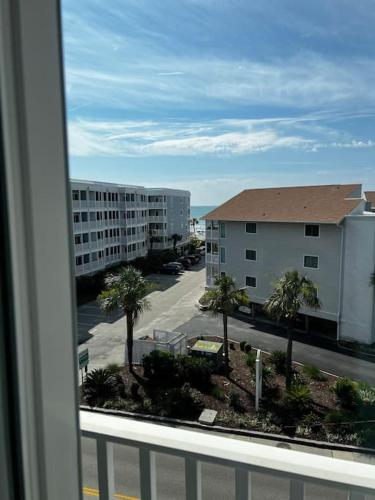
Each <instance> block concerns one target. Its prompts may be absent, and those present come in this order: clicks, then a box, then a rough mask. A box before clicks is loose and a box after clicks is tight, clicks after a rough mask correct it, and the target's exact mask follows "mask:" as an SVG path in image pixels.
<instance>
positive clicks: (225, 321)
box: [223, 314, 229, 377]
mask: <svg viewBox="0 0 375 500" xmlns="http://www.w3.org/2000/svg"><path fill="white" fill-rule="evenodd" d="M223 330H224V369H225V375H226V376H227V377H228V376H229V350H228V316H227V315H226V314H223Z"/></svg>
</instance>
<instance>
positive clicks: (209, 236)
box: [206, 229, 219, 240]
mask: <svg viewBox="0 0 375 500" xmlns="http://www.w3.org/2000/svg"><path fill="white" fill-rule="evenodd" d="M218 239H219V229H206V240H218Z"/></svg>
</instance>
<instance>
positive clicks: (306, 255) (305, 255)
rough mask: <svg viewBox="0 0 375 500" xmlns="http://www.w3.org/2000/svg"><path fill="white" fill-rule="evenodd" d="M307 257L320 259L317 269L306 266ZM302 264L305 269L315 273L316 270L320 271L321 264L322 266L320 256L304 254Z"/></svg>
mask: <svg viewBox="0 0 375 500" xmlns="http://www.w3.org/2000/svg"><path fill="white" fill-rule="evenodd" d="M306 257H313V258H316V259H318V265H317V267H310V266H306V265H305V259H306ZM302 263H303V268H304V269H313V270H314V271H316V270H317V269H319V267H320V265H319V264H320V259H319V255H311V254H304V255H303V261H302Z"/></svg>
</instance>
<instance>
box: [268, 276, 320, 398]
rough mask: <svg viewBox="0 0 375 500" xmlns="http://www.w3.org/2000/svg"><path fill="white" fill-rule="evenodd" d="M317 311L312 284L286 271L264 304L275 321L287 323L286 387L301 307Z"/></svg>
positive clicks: (317, 305)
mask: <svg viewBox="0 0 375 500" xmlns="http://www.w3.org/2000/svg"><path fill="white" fill-rule="evenodd" d="M303 306H305V307H310V308H313V309H319V308H320V307H321V303H320V301H319V299H318V296H317V289H316V286H315V285H314V283H313V282H312V281H311V280H310V279H309V278H307V277H306V276H302V275H300V274H299V272H298V271H287V272H286V273H285V274H284V276H282V277H281V278H280V279H279V280H278V281H277V282H276V283H275V286H274V291H273V293H272V295H271V296H270V297H269V299H268V300H267V301H266V302H265V304H264V309H265V311H266V312H267V313H268V314H269V315H270V316H272V317H274V318H275V319H277V320H281V319H283V320H285V321H286V322H287V337H288V347H287V351H286V373H285V376H286V379H285V383H286V387H287V389H289V388H290V386H291V381H292V349H293V329H294V326H295V322H296V319H297V315H298V313H299V311H300V309H301V307H303Z"/></svg>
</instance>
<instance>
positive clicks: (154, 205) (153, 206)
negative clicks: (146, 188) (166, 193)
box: [147, 201, 166, 210]
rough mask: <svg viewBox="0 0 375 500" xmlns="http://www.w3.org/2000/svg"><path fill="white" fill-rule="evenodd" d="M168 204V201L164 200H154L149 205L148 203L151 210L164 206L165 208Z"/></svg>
mask: <svg viewBox="0 0 375 500" xmlns="http://www.w3.org/2000/svg"><path fill="white" fill-rule="evenodd" d="M165 206H166V203H164V202H163V201H153V202H151V203H150V202H149V203H148V205H147V208H148V209H149V210H161V209H163V208H165Z"/></svg>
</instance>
